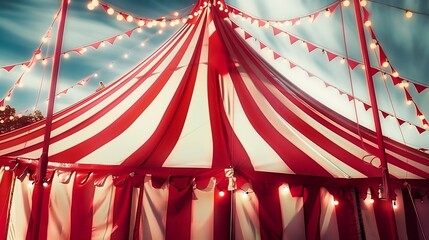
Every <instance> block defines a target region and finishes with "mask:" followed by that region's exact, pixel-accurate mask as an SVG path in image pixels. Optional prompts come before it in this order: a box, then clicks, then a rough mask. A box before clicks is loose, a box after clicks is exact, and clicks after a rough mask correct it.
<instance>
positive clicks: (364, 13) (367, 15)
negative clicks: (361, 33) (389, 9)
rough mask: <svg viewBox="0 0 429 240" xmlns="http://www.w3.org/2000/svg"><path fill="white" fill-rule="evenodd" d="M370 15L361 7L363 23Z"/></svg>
mask: <svg viewBox="0 0 429 240" xmlns="http://www.w3.org/2000/svg"><path fill="white" fill-rule="evenodd" d="M370 15H371V14H370V13H369V12H368V10H366V8H364V7H363V22H366V21H367V20H369V16H370Z"/></svg>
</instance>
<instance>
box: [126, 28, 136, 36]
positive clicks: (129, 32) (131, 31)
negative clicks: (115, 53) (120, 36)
mask: <svg viewBox="0 0 429 240" xmlns="http://www.w3.org/2000/svg"><path fill="white" fill-rule="evenodd" d="M134 29H135V28H133V29H131V30H128V31H126V32H125V34H126V35H127V36H128V37H131V34H133V31H134Z"/></svg>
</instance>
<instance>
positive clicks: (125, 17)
mask: <svg viewBox="0 0 429 240" xmlns="http://www.w3.org/2000/svg"><path fill="white" fill-rule="evenodd" d="M119 14H121V15H122V17H124V19H125V20H126V19H127V18H128V14H126V13H119Z"/></svg>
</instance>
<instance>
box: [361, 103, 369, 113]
mask: <svg viewBox="0 0 429 240" xmlns="http://www.w3.org/2000/svg"><path fill="white" fill-rule="evenodd" d="M362 103H363V107H364V108H365V111H368V109H370V108H371V106H370V105H369V104H366V103H364V102H362Z"/></svg>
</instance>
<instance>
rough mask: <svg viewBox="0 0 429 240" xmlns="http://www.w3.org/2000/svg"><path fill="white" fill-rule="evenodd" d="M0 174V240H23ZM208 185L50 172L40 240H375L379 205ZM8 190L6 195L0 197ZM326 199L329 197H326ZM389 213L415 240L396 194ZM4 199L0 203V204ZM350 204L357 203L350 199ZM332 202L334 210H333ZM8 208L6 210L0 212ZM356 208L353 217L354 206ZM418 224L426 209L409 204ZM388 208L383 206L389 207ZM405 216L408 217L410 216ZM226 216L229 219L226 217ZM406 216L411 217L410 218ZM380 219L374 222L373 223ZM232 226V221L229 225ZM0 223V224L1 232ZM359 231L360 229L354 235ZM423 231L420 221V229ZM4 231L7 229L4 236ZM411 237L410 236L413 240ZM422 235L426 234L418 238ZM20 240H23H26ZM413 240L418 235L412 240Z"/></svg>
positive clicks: (14, 200)
mask: <svg viewBox="0 0 429 240" xmlns="http://www.w3.org/2000/svg"><path fill="white" fill-rule="evenodd" d="M29 177H30V176H29V175H26V176H25V177H24V178H21V179H18V178H16V180H15V176H14V172H13V171H10V170H9V171H7V170H4V168H1V171H0V180H1V181H0V187H1V190H2V198H1V200H0V201H1V203H2V204H1V205H0V206H1V215H0V216H1V219H0V220H1V222H2V223H3V225H2V234H3V236H5V234H7V237H8V239H26V238H27V235H28V236H29V232H30V229H31V224H32V221H33V220H32V218H31V211H32V209H33V206H32V198H33V197H34V196H33V188H34V185H33V184H32V180H31V179H29ZM220 186H221V184H216V179H215V178H212V179H210V180H209V181H204V182H197V183H196V182H194V181H193V178H189V177H171V178H169V179H166V178H157V177H150V176H146V177H144V179H143V177H142V178H141V179H140V182H139V181H135V179H134V180H132V179H131V178H120V177H112V176H108V177H106V176H97V175H95V174H88V173H86V174H77V173H61V172H56V173H55V174H53V175H52V178H51V180H50V183H49V184H48V185H47V186H46V187H44V190H45V193H46V198H45V199H44V201H43V206H39V207H42V221H41V225H40V226H37V227H40V239H225V238H229V237H230V234H232V239H360V238H362V237H363V236H365V238H366V239H382V236H383V228H382V225H383V221H382V220H381V221H380V220H379V219H380V218H378V217H377V216H376V214H377V211H375V210H376V209H377V208H378V207H379V206H381V204H379V203H381V200H377V199H375V202H374V203H370V201H369V199H370V196H369V195H368V196H367V197H365V196H366V195H365V194H359V195H356V194H355V192H354V190H353V189H352V188H351V189H349V191H348V192H347V193H345V194H344V193H343V194H339V192H338V190H335V189H326V188H318V187H302V186H301V187H298V188H296V187H294V186H291V187H289V186H288V185H287V184H283V185H280V186H278V185H270V184H265V183H256V184H253V185H252V184H250V183H244V184H241V186H239V188H238V189H237V190H235V191H233V192H228V191H225V195H224V196H223V197H221V196H220V195H219V192H220V191H221V190H222V189H221V188H220ZM9 189H13V193H12V194H10V195H7V194H6V195H3V193H5V192H6V193H7V190H9ZM331 193H332V194H331ZM396 194H397V208H396V209H394V212H395V217H396V223H397V230H398V234H399V238H400V239H415V238H412V237H409V236H418V234H419V233H418V228H415V227H416V226H415V225H414V231H416V230H417V232H412V231H410V230H413V229H410V228H411V226H408V225H409V224H407V221H411V222H413V221H414V222H416V221H417V220H416V219H412V220H409V216H408V218H407V213H406V211H410V209H408V208H407V207H406V206H407V204H406V203H404V201H409V200H407V198H404V197H403V194H402V192H401V191H400V190H397V191H396ZM4 196H5V197H4ZM357 197H358V198H359V199H357ZM334 199H335V200H337V201H338V202H339V204H338V205H334ZM7 202H10V203H11V204H10V207H9V204H5V203H7ZM357 203H358V204H359V206H360V212H361V213H360V214H359V211H358V209H357V208H356V206H357V205H356V204H357ZM415 203H416V207H417V210H418V214H419V216H420V217H421V218H425V217H426V216H428V214H427V213H428V209H429V202H428V201H421V200H420V199H417V200H416V202H415ZM389 204H390V203H389ZM411 211H413V209H411ZM231 212H232V213H233V214H232V216H231ZM413 214H414V212H411V215H413ZM381 219H382V218H381ZM231 220H232V221H231ZM5 223H7V224H5ZM360 223H362V225H363V229H361V228H360V227H359V226H360ZM422 223H423V227H426V229H428V228H427V227H428V226H427V225H428V224H427V221H422ZM6 227H7V229H6ZM416 233H417V235H416ZM426 234H427V233H426ZM27 239H28V238H27ZM420 239H423V238H422V235H421V233H420Z"/></svg>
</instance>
